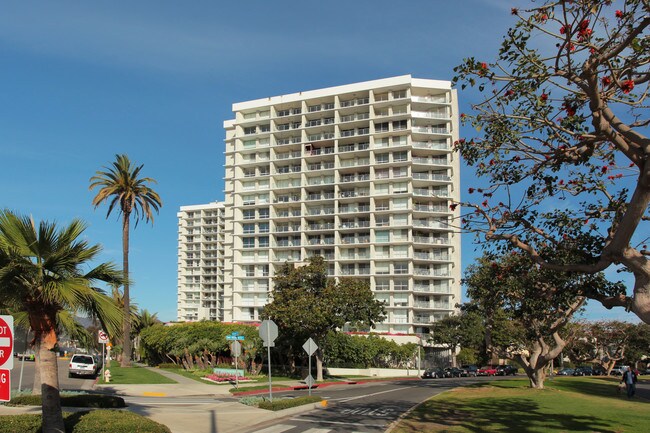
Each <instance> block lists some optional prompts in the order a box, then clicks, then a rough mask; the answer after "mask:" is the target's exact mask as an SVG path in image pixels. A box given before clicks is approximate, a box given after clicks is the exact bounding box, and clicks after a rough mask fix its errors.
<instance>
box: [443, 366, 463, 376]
mask: <svg viewBox="0 0 650 433" xmlns="http://www.w3.org/2000/svg"><path fill="white" fill-rule="evenodd" d="M462 372H463V370H461V369H460V368H458V367H448V368H445V375H446V376H447V377H460V375H461V373H462Z"/></svg>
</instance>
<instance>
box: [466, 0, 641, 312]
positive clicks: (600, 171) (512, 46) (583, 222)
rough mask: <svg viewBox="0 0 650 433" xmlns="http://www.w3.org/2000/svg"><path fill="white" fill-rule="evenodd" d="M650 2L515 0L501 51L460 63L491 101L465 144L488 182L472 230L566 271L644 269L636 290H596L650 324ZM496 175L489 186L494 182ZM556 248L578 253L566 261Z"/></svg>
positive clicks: (473, 119) (477, 200)
mask: <svg viewBox="0 0 650 433" xmlns="http://www.w3.org/2000/svg"><path fill="white" fill-rule="evenodd" d="M649 4H650V3H649V2H648V1H647V0H627V1H619V2H615V1H602V0H576V1H572V2H568V1H567V2H546V3H544V4H543V5H541V6H536V7H534V8H531V9H528V10H522V9H513V10H512V14H513V16H515V19H516V20H517V22H516V24H515V25H514V26H513V27H512V28H511V29H509V30H508V32H507V34H506V36H505V38H504V40H503V43H502V46H501V49H500V50H499V52H498V55H497V57H496V59H495V60H493V61H489V60H487V59H480V60H476V59H474V58H469V59H466V60H465V61H464V63H463V64H462V65H460V66H458V67H456V68H455V69H454V70H455V72H456V77H455V78H454V82H455V83H456V84H457V85H459V86H460V88H461V89H465V88H466V87H468V86H470V87H476V88H477V89H478V90H479V91H480V92H482V93H483V95H484V98H483V100H482V102H480V103H478V104H476V105H474V106H473V110H472V113H466V114H465V115H464V116H462V122H463V124H465V125H472V126H473V127H474V128H476V130H477V131H478V135H477V136H476V137H474V138H470V137H467V138H466V139H461V140H459V141H458V142H457V143H456V149H457V150H458V151H459V152H460V154H461V156H462V157H463V158H464V159H465V161H466V162H467V164H468V165H470V166H473V167H475V169H476V173H477V175H478V176H479V177H482V178H487V180H489V182H483V181H482V182H481V186H482V188H470V190H469V192H470V194H471V195H470V197H471V200H470V201H469V202H467V203H463V205H464V206H465V209H468V208H469V209H470V212H469V213H468V214H466V215H463V217H462V218H463V219H462V222H463V225H464V227H465V228H466V229H467V230H471V231H474V232H475V233H478V234H481V235H484V236H485V238H486V239H488V240H491V241H496V245H499V246H501V247H504V248H512V247H515V248H519V249H521V250H523V251H526V252H527V253H528V254H529V255H530V257H531V258H532V259H533V260H535V261H536V262H537V263H538V264H539V265H541V266H544V267H546V268H547V269H553V270H556V271H572V272H582V273H585V274H595V273H598V272H600V271H603V270H605V269H607V268H608V267H610V266H612V265H614V266H616V265H619V266H620V267H621V269H624V270H627V271H629V272H631V273H632V274H633V275H634V280H635V283H634V287H630V288H628V291H627V293H620V294H611V293H609V294H608V293H591V294H590V297H591V298H593V299H597V300H599V301H601V302H602V303H603V305H605V306H606V307H608V308H611V307H614V306H623V307H625V308H627V309H628V310H631V311H633V312H634V313H636V314H637V315H638V316H639V317H640V318H641V319H642V320H644V321H645V322H647V323H650V264H649V261H648V256H649V255H650V252H649V251H648V249H647V247H646V241H647V237H648V234H649V233H650V230H648V227H647V221H648V218H649V216H648V206H649V203H650V139H649V138H648V125H649V123H650V119H648V106H647V103H648V99H647V97H648V90H649V87H648V83H649V81H650V71H649V68H648V64H649V61H650V54H649V53H650V38H649V37H648V31H647V28H648V25H650V6H649ZM485 185H489V186H487V187H486V186H485ZM544 251H566V252H567V253H568V254H569V255H570V256H571V257H572V260H571V262H568V263H567V262H563V263H558V262H557V261H554V260H553V257H550V256H548V254H545V253H544Z"/></svg>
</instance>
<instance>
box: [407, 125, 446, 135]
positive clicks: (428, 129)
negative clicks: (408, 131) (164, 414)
mask: <svg viewBox="0 0 650 433" xmlns="http://www.w3.org/2000/svg"><path fill="white" fill-rule="evenodd" d="M413 132H420V133H423V134H450V133H451V132H450V131H449V129H447V128H441V127H435V126H414V127H413Z"/></svg>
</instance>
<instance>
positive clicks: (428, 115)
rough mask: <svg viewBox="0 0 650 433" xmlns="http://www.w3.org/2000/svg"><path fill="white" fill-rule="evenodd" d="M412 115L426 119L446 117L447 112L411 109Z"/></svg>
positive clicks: (447, 115) (447, 116)
mask: <svg viewBox="0 0 650 433" xmlns="http://www.w3.org/2000/svg"><path fill="white" fill-rule="evenodd" d="M411 114H412V115H413V117H421V118H427V119H448V118H449V114H447V112H446V111H412V112H411Z"/></svg>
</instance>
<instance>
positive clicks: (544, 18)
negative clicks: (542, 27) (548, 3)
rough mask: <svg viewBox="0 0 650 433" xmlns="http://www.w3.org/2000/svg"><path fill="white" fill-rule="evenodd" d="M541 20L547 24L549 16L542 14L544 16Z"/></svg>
mask: <svg viewBox="0 0 650 433" xmlns="http://www.w3.org/2000/svg"><path fill="white" fill-rule="evenodd" d="M539 20H540V21H541V22H543V23H545V22H546V20H548V15H547V14H542V15H541V16H540V17H539Z"/></svg>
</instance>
